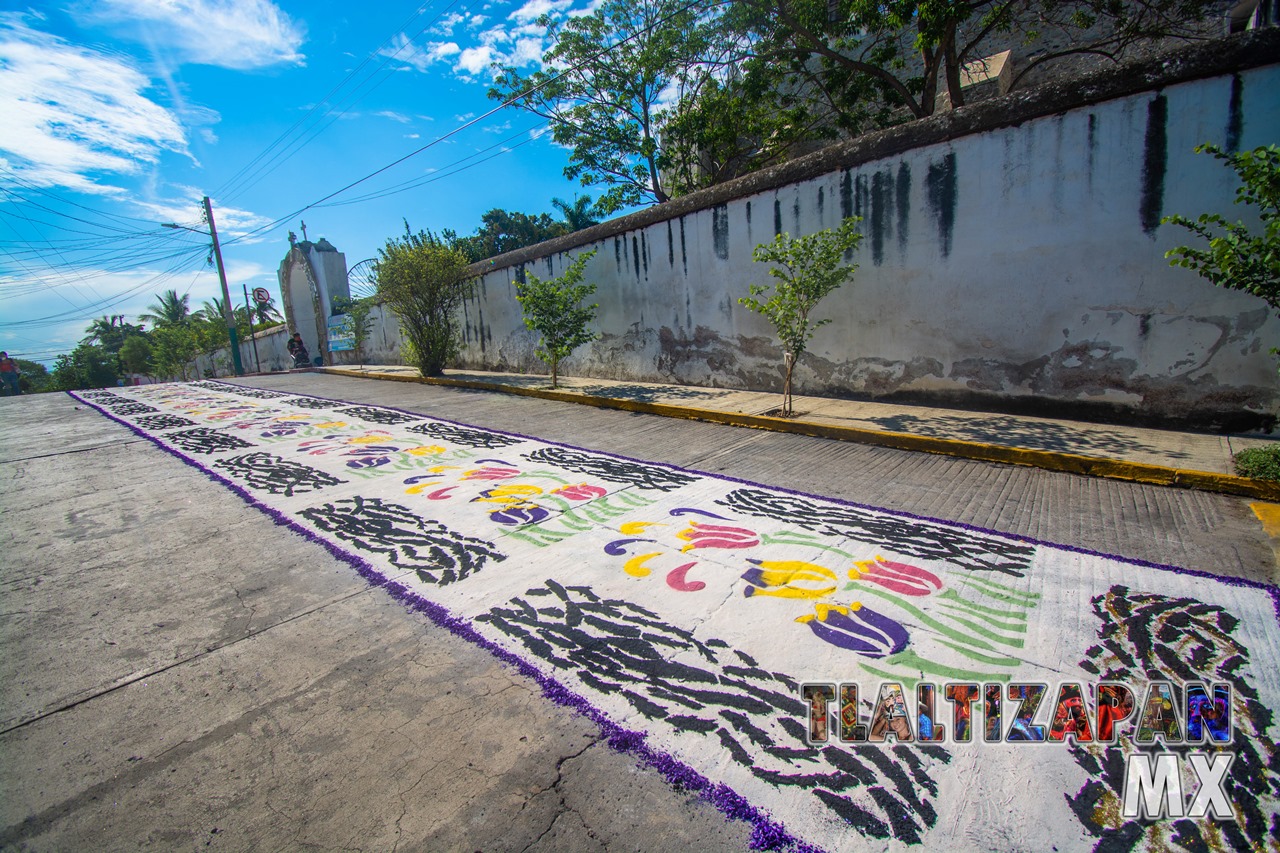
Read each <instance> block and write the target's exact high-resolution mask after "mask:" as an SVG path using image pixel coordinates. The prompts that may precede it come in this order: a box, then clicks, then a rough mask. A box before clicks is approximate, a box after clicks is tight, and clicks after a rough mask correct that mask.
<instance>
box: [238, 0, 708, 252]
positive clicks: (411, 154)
mask: <svg viewBox="0 0 1280 853" xmlns="http://www.w3.org/2000/svg"><path fill="white" fill-rule="evenodd" d="M702 2H705V0H690V2H688V3H686V4H685V5H683V6H681V7H680V8H679V9H676V10H675V11H673V12H671V13H670V14H669V15H667V16H665V17H663V18H660V19H659V20H657V21H654V22H653V23H651V24H649V25H648V26H646V27H643V28H642V29H639V30H636V31H635V32H634V33H632V34H631V35H629V36H627V37H626V38H624V39H622V40H620V41H618V42H615V43H614V44H611V45H609V46H608V47H606V48H603V49H602V50H600V51H597V52H596V53H594V54H592V55H591V56H589V57H587V58H586V59H584V60H582V61H581V62H579V63H578V64H576V65H571V66H569V67H568V68H566V69H564V70H563V71H561V72H559V73H558V74H554V75H552V76H550V77H548V78H547V79H546V80H543V81H542V82H541V83H538V84H537V85H536V86H532V87H530V88H528V89H526V90H525V91H523V92H520V93H519V94H517V95H513V96H511V97H510V98H508V99H506V100H504V101H503V102H502V103H501V104H499V105H498V106H496V107H494V108H493V109H491V110H489V111H488V112H487V113H484V114H483V115H480V116H478V117H476V118H473V119H471V120H470V121H467V122H464V123H463V124H461V125H459V126H458V127H455V128H454V129H453V130H451V131H449V132H448V133H445V134H444V135H442V136H438V137H436V138H435V139H433V140H432V141H431V142H428V143H427V144H426V145H423V146H422V147H420V148H417V149H415V150H413V151H410V152H409V153H408V154H406V155H404V156H403V157H400V158H399V159H397V160H393V161H392V162H391V163H388V164H387V165H385V166H383V167H381V168H379V169H375V170H374V171H372V172H370V173H369V174H367V175H365V176H364V177H363V178H360V179H358V180H355V181H352V182H351V183H349V184H347V185H346V186H344V187H342V188H341V189H338V190H335V191H334V192H331V193H329V194H328V195H326V196H324V197H323V198H320V199H318V200H316V201H313V202H311V203H310V204H308V205H305V206H303V207H300V208H298V209H297V210H295V211H293V212H292V213H289V214H286V215H285V216H282V217H280V218H279V219H276V220H273V221H272V222H269V223H267V224H266V225H263V226H261V227H259V228H257V229H254V230H253V231H250V232H248V233H247V234H242V235H240V236H239V237H236V238H233V239H231V240H226V241H223V245H224V246H227V245H231V244H233V243H236V242H239V241H241V240H244V239H246V238H248V237H251V236H253V235H254V234H259V233H261V232H263V231H268V230H271V229H273V228H276V227H279V226H280V225H281V224H283V223H285V222H288V221H289V220H290V219H292V218H293V217H295V216H297V215H298V214H300V213H305V212H306V211H308V210H310V209H311V208H313V207H317V206H319V205H321V204H323V203H324V202H326V201H328V200H329V199H331V198H333V197H334V196H338V195H341V194H342V193H344V192H346V191H347V190H349V189H351V188H352V187H355V186H359V185H360V184H362V183H364V182H365V181H367V180H370V179H371V178H374V177H377V176H378V175H380V174H382V173H383V172H386V171H387V170H389V169H393V168H395V167H396V166H398V165H400V164H401V163H403V162H405V161H406V160H409V159H411V158H413V157H416V156H417V155H419V154H421V153H422V152H423V151H426V150H427V149H429V148H432V147H434V146H436V145H439V144H440V143H442V142H444V141H445V140H447V139H449V138H451V137H453V136H456V135H457V134H459V133H461V132H462V131H464V130H466V129H467V128H469V127H474V126H475V125H477V124H479V123H480V122H482V121H485V120H486V119H488V118H489V117H490V116H493V115H495V114H497V113H499V112H501V111H502V110H504V109H506V108H507V107H509V106H511V105H512V104H514V103H516V102H517V101H520V100H522V99H524V98H527V97H529V96H530V95H532V94H534V93H535V92H537V91H538V90H540V89H543V88H545V87H546V86H549V85H550V84H552V83H554V82H556V81H557V80H559V79H561V78H562V77H564V76H566V75H568V74H570V73H573V72H575V71H578V70H580V69H582V68H584V67H586V66H587V65H589V64H591V63H593V62H595V61H596V60H598V59H600V58H601V57H603V56H606V55H608V54H610V53H612V52H613V51H615V50H617V49H618V48H620V47H622V46H623V45H624V44H626V43H628V42H630V41H631V40H633V39H636V38H639V37H640V36H641V35H645V34H647V33H649V32H651V31H652V30H654V29H655V28H656V27H658V26H660V25H662V24H665V23H666V22H668V21H670V20H672V19H674V18H675V17H677V16H678V15H680V14H682V13H684V12H686V11H688V10H689V9H692V8H693V7H694V6H697V5H698V4H700V3H702Z"/></svg>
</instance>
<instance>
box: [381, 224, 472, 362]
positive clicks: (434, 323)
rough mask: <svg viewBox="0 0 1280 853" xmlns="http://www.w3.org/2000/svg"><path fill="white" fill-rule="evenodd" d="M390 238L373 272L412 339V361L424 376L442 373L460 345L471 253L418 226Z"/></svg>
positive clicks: (468, 283) (386, 302) (384, 294)
mask: <svg viewBox="0 0 1280 853" xmlns="http://www.w3.org/2000/svg"><path fill="white" fill-rule="evenodd" d="M405 230H406V233H405V236H404V238H403V239H391V240H388V241H387V245H386V246H384V247H383V248H382V249H381V250H379V252H378V261H377V263H376V264H374V277H375V279H376V281H377V285H378V296H379V297H380V298H381V299H382V300H383V301H384V302H385V304H386V305H388V306H389V307H390V308H391V310H392V311H394V312H395V314H396V316H397V317H399V318H400V324H401V326H402V327H403V329H404V333H405V337H406V338H408V339H409V341H410V342H411V343H412V344H413V347H412V351H411V354H409V353H407V354H406V358H408V357H410V355H411V356H412V361H411V362H410V363H412V364H414V365H415V366H416V367H417V368H418V369H419V370H421V371H422V375H423V376H439V375H440V374H441V373H443V372H444V367H445V365H446V364H447V363H448V362H449V361H450V360H451V359H453V358H454V357H455V356H456V355H457V354H458V351H459V349H460V348H461V333H460V328H459V324H458V316H457V315H458V308H459V307H460V306H461V305H462V301H463V300H464V299H466V297H467V296H468V294H470V292H471V282H470V281H468V280H467V279H466V277H465V270H466V267H467V259H466V257H465V256H464V255H463V254H462V252H460V251H458V250H457V249H455V248H452V247H449V246H446V245H445V244H443V243H441V242H440V241H439V240H437V239H436V238H435V237H434V236H433V235H431V234H429V233H427V232H425V231H419V232H418V233H417V234H411V233H408V229H405Z"/></svg>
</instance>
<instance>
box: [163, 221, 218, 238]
mask: <svg viewBox="0 0 1280 853" xmlns="http://www.w3.org/2000/svg"><path fill="white" fill-rule="evenodd" d="M160 227H161V228H181V229H182V230H183V231H191V232H192V233H195V234H203V235H204V236H206V237H208V236H209V232H208V231H201V230H200V229H199V228H188V227H187V226H186V225H179V224H178V223H176V222H162V223H160Z"/></svg>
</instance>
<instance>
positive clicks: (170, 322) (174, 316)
mask: <svg viewBox="0 0 1280 853" xmlns="http://www.w3.org/2000/svg"><path fill="white" fill-rule="evenodd" d="M156 297H157V301H156V302H153V303H152V304H150V305H148V306H147V312H148V313H146V314H139V315H138V319H139V320H145V321H146V322H148V323H150V324H151V325H152V326H153V327H157V328H158V327H163V326H186V325H188V324H189V323H190V322H191V306H190V297H189V296H187V294H185V293H184V294H182V295H181V296H179V295H178V291H176V290H166V291H165V292H164V293H158V294H156Z"/></svg>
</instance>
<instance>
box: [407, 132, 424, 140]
mask: <svg viewBox="0 0 1280 853" xmlns="http://www.w3.org/2000/svg"><path fill="white" fill-rule="evenodd" d="M420 137H421V134H417V133H406V134H405V135H404V138H405V139H419V138H420Z"/></svg>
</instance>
